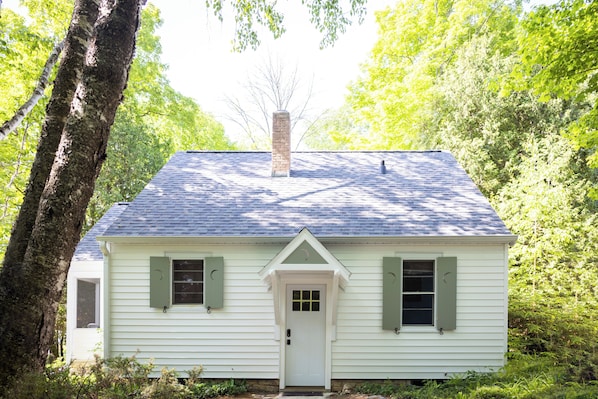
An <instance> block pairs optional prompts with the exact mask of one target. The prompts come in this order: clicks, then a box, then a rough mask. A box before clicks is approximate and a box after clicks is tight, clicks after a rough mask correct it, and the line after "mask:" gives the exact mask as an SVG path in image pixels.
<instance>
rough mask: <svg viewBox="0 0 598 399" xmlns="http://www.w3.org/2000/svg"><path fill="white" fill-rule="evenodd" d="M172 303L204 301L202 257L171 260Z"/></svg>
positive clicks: (200, 302)
mask: <svg viewBox="0 0 598 399" xmlns="http://www.w3.org/2000/svg"><path fill="white" fill-rule="evenodd" d="M172 276H173V278H172V304H173V305H176V304H189V303H192V304H202V303H203V301H204V261H203V259H173V260H172Z"/></svg>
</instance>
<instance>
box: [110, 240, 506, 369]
mask: <svg viewBox="0 0 598 399" xmlns="http://www.w3.org/2000/svg"><path fill="white" fill-rule="evenodd" d="M326 247H327V248H328V250H329V251H330V252H331V253H332V254H333V255H334V256H335V257H336V258H337V259H338V260H339V261H340V262H341V263H342V264H343V265H344V266H345V267H346V268H347V269H348V270H349V271H350V273H351V277H350V279H349V281H348V282H347V284H346V285H345V287H343V289H341V290H340V291H339V296H338V308H337V320H336V323H335V324H336V334H335V336H334V338H333V342H332V346H331V348H332V353H331V360H332V366H331V375H332V378H333V379H386V378H390V379H425V378H447V377H450V376H451V375H453V374H455V373H464V372H467V371H469V370H475V371H488V370H495V369H498V368H500V367H501V366H502V365H503V363H504V354H505V351H506V320H507V314H506V312H507V307H506V292H507V287H506V262H507V261H506V250H505V247H504V246H503V245H477V246H476V245H471V246H465V245H462V246H454V245H452V246H449V245H420V246H417V245H357V244H355V243H353V244H352V245H341V244H329V245H326ZM283 248H284V245H283V244H280V245H257V246H251V245H218V246H212V247H210V246H182V245H181V246H177V247H172V246H170V247H167V246H141V245H136V246H133V245H131V246H127V245H124V244H122V245H118V246H115V250H114V251H113V252H112V254H111V255H110V260H109V268H110V270H109V278H110V281H109V292H110V295H109V296H110V297H109V317H110V334H109V337H110V338H109V340H110V342H109V343H108V345H109V349H110V351H109V354H110V355H112V356H116V355H125V356H132V355H136V357H137V358H138V359H140V360H141V361H149V360H150V359H152V361H153V362H154V364H155V365H156V367H155V370H156V372H159V370H160V368H162V367H169V368H174V369H176V370H177V371H178V372H179V373H181V374H183V375H184V372H185V371H186V370H190V369H191V368H193V367H194V366H202V367H203V368H204V374H203V375H204V377H206V378H264V379H270V378H273V379H277V378H280V367H281V366H280V341H277V340H276V339H275V334H274V331H275V326H274V314H273V298H272V292H271V291H269V290H268V287H267V286H266V285H265V283H264V282H263V281H262V280H261V278H260V276H259V274H258V273H259V271H260V270H261V269H262V268H263V267H264V266H265V265H266V264H268V262H269V261H270V260H271V259H272V258H273V257H274V256H276V254H278V253H279V252H280V251H281V250H282V249H283ZM175 253H181V254H183V253H186V254H191V253H200V254H204V255H205V254H209V256H222V257H224V265H225V266H224V307H223V308H222V309H214V310H212V313H211V314H208V313H207V311H206V309H205V308H204V307H203V306H202V305H174V306H173V307H171V308H170V309H168V310H167V312H166V313H164V312H162V310H160V309H153V308H150V307H149V257H150V256H164V255H165V254H167V255H170V254H175ZM413 254H417V255H418V256H424V257H425V256H426V254H430V255H429V256H430V257H431V258H435V257H437V256H456V257H457V258H458V261H457V273H458V275H457V328H456V330H454V331H446V332H444V334H443V335H441V334H439V332H438V331H437V330H436V329H435V328H433V327H404V328H403V329H402V330H401V331H400V333H399V334H398V335H397V334H395V333H394V332H393V331H384V330H382V257H384V256H399V257H403V258H408V257H409V255H411V256H413Z"/></svg>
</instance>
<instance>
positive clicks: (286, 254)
mask: <svg viewBox="0 0 598 399" xmlns="http://www.w3.org/2000/svg"><path fill="white" fill-rule="evenodd" d="M259 274H260V277H261V278H262V280H263V281H264V282H265V283H266V284H267V285H268V288H269V289H271V290H272V294H273V298H274V316H275V321H276V324H278V325H280V323H281V318H280V313H281V312H280V307H279V305H280V303H279V301H280V298H282V296H281V295H284V287H280V280H281V278H282V277H292V276H297V277H310V278H315V279H318V278H321V280H322V282H324V281H327V280H328V281H329V280H332V292H333V296H332V298H331V299H332V301H333V303H332V305H333V307H332V309H333V315H334V316H336V297H337V294H338V289H339V288H340V289H344V287H345V285H346V284H347V282H348V281H349V278H350V277H351V272H349V270H347V268H346V267H345V266H344V265H343V264H342V263H341V262H339V260H338V259H336V257H334V255H332V254H331V253H330V252H329V251H328V249H326V247H324V245H322V243H320V241H318V239H317V238H316V237H314V235H313V234H312V233H311V232H310V231H309V229H308V228H307V227H304V228H303V229H302V230H301V231H300V232H299V234H297V236H295V238H293V240H291V242H290V243H289V244H287V246H286V247H284V249H283V250H282V251H280V252H279V253H278V255H276V256H275V257H274V258H273V259H272V260H271V261H270V262H268V264H267V265H266V266H264V268H263V269H262V270H261V271H260V273H259ZM335 320H336V317H333V324H336V322H335Z"/></svg>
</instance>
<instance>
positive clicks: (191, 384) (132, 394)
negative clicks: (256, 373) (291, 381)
mask: <svg viewBox="0 0 598 399" xmlns="http://www.w3.org/2000/svg"><path fill="white" fill-rule="evenodd" d="M153 368H154V366H153V364H151V363H149V364H142V363H140V362H139V361H138V360H137V359H136V358H135V356H133V357H116V358H113V359H108V360H103V359H101V358H99V357H98V358H96V361H95V363H94V364H93V365H91V366H90V367H89V368H85V367H84V368H80V369H75V370H72V369H71V368H69V367H68V366H66V365H65V364H64V363H61V362H56V363H53V364H51V365H48V366H47V367H46V370H45V372H44V373H43V374H28V375H26V377H25V378H24V379H22V380H21V381H19V382H18V383H17V384H15V385H14V386H13V387H12V388H11V390H10V391H8V392H7V394H6V397H7V398H13V399H64V398H97V399H119V398H122V399H135V398H139V399H206V398H213V397H216V396H225V395H228V396H231V395H237V394H240V393H243V392H246V391H247V389H246V387H245V385H244V384H242V383H241V384H239V383H237V382H235V381H234V380H228V381H224V382H222V383H216V384H214V383H207V382H202V381H201V379H200V374H201V372H202V369H201V367H196V368H194V369H193V370H191V371H189V378H188V379H186V380H185V381H184V382H181V381H180V380H179V378H178V375H177V373H176V372H175V371H174V370H171V369H167V368H164V369H162V372H161V374H160V377H159V378H150V374H151V373H152V371H153Z"/></svg>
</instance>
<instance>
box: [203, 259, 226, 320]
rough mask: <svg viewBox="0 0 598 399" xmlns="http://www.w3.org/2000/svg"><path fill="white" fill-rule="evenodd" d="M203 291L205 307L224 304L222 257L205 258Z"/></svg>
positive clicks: (216, 307)
mask: <svg viewBox="0 0 598 399" xmlns="http://www.w3.org/2000/svg"><path fill="white" fill-rule="evenodd" d="M204 292H205V297H204V301H203V304H204V306H205V307H206V308H210V309H219V308H222V307H223V306H224V258H222V257H214V258H206V263H205V270H204Z"/></svg>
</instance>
